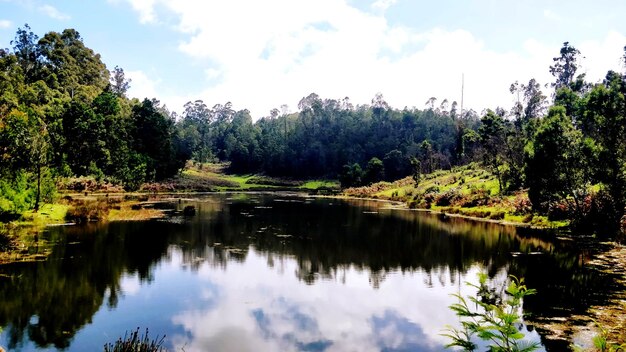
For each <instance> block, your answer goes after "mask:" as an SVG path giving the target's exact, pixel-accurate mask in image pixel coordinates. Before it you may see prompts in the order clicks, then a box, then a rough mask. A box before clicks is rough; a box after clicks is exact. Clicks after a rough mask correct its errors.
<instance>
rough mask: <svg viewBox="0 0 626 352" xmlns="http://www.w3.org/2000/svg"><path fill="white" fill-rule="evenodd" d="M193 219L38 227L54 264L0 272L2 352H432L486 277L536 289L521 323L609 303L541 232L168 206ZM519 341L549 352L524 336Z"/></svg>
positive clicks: (455, 222)
mask: <svg viewBox="0 0 626 352" xmlns="http://www.w3.org/2000/svg"><path fill="white" fill-rule="evenodd" d="M186 205H194V206H195V207H196V209H197V213H196V215H195V216H193V217H184V216H182V215H174V216H171V217H168V218H167V219H159V220H151V221H144V222H112V223H108V224H99V223H98V224H90V225H87V226H64V227H52V228H48V229H47V230H46V231H45V232H44V233H43V234H41V235H40V236H41V237H42V238H44V239H46V240H47V241H50V242H53V243H54V246H53V250H52V253H51V255H50V256H49V258H48V260H46V261H41V262H35V263H16V264H11V265H4V266H0V326H1V327H2V328H3V331H2V333H1V334H0V345H1V346H4V347H5V348H8V349H9V350H18V351H20V350H21V351H32V350H37V351H39V350H57V349H60V350H67V351H93V350H102V347H103V345H104V344H105V343H107V342H114V341H115V340H116V339H117V338H119V337H121V336H123V335H124V334H125V332H130V331H132V330H134V329H136V328H137V327H139V328H140V331H141V332H143V331H144V330H145V329H146V328H148V329H149V334H150V336H151V337H156V336H157V335H159V336H162V335H166V337H165V340H164V346H165V347H167V348H168V349H170V350H173V351H185V352H191V351H440V350H442V349H443V348H444V347H443V346H444V345H445V344H446V343H447V342H448V341H447V340H446V338H444V337H442V336H441V333H442V331H443V329H444V328H445V326H446V325H448V324H452V325H454V324H456V322H457V321H458V320H457V317H456V316H455V315H454V313H453V312H452V311H450V310H449V309H448V306H449V305H450V304H452V303H455V302H456V299H455V298H454V297H452V296H451V294H454V293H460V294H462V295H468V294H472V293H473V292H474V291H473V290H472V289H471V288H470V287H468V286H467V285H466V282H474V283H475V282H476V281H477V274H478V273H479V272H481V271H484V272H487V273H488V274H489V277H490V281H491V283H492V284H493V285H496V286H497V284H498V283H502V282H504V281H505V280H506V278H507V276H508V275H510V274H512V275H516V276H518V277H525V278H526V281H527V284H528V286H529V287H531V288H535V289H537V290H538V294H537V295H536V296H531V297H528V298H527V299H526V301H525V302H524V310H525V312H526V313H527V314H529V315H530V317H531V319H530V320H531V321H533V320H539V321H540V320H542V319H547V318H553V317H559V316H567V314H569V313H571V312H582V311H584V309H586V308H587V307H588V306H589V305H591V304H595V303H597V302H601V301H602V300H603V299H605V296H606V294H609V291H610V290H611V289H614V288H615V287H614V286H615V285H614V284H613V278H612V277H610V276H609V275H608V274H601V273H599V272H598V271H596V270H593V268H590V267H588V265H586V258H587V257H588V253H587V252H586V251H585V250H582V249H580V248H577V247H576V246H574V244H573V241H556V240H555V241H551V240H548V238H553V237H554V236H551V235H549V234H547V233H543V232H538V231H530V230H521V229H515V228H513V227H510V226H501V225H496V224H490V223H480V222H472V221H467V220H463V219H459V218H449V217H443V216H439V215H434V214H429V213H424V212H417V211H410V210H405V209H394V208H393V207H392V206H390V204H389V203H383V202H374V201H362V200H339V199H328V198H307V197H303V196H296V195H288V194H216V195H207V196H201V197H199V198H196V199H182V200H177V199H172V200H171V204H169V206H171V207H174V208H177V209H179V210H180V209H182V208H183V207H184V206H186ZM523 329H524V332H525V333H526V335H527V338H528V339H530V340H533V341H538V342H541V343H542V344H543V346H544V347H543V348H544V349H547V350H549V351H560V350H563V349H565V348H567V343H566V342H558V341H557V342H554V341H552V342H551V341H548V340H546V339H545V338H544V337H543V332H542V331H541V329H537V328H536V327H535V326H534V325H533V324H531V323H527V324H526V325H525V326H524V328H523Z"/></svg>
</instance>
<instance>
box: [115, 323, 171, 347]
mask: <svg viewBox="0 0 626 352" xmlns="http://www.w3.org/2000/svg"><path fill="white" fill-rule="evenodd" d="M164 340H165V335H163V337H161V338H159V336H158V335H157V337H155V338H153V339H152V338H150V337H149V336H148V329H146V332H145V334H141V335H140V334H139V328H137V330H135V331H132V332H131V333H130V335H127V333H126V334H124V337H123V338H121V337H120V338H119V339H118V340H117V341H116V342H115V343H114V344H112V343H108V344H105V345H104V352H160V351H165V348H164V347H162V345H163V341H164Z"/></svg>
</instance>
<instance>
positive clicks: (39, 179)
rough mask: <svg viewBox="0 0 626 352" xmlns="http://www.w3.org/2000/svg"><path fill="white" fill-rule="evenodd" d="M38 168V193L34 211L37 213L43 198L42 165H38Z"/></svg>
mask: <svg viewBox="0 0 626 352" xmlns="http://www.w3.org/2000/svg"><path fill="white" fill-rule="evenodd" d="M36 167H37V193H36V195H35V209H34V212H35V213H36V212H37V211H39V200H40V197H41V165H39V164H37V166H36Z"/></svg>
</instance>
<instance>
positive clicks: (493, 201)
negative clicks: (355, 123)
mask: <svg viewBox="0 0 626 352" xmlns="http://www.w3.org/2000/svg"><path fill="white" fill-rule="evenodd" d="M427 193H432V194H433V195H432V196H433V197H434V199H438V197H441V196H443V195H445V194H447V193H448V194H456V195H457V196H456V198H451V199H453V201H452V204H450V205H447V206H438V205H436V203H435V202H432V203H430V207H429V209H431V210H434V211H441V212H444V213H448V214H458V215H463V216H470V217H476V218H484V219H491V220H497V221H502V222H509V223H518V224H529V225H533V226H540V227H563V226H567V225H568V222H567V221H550V220H548V218H547V217H546V216H542V215H538V214H527V213H524V214H518V213H517V212H518V210H517V209H515V205H514V204H516V200H517V199H518V197H526V195H525V194H524V193H521V194H520V193H518V194H515V195H507V196H504V197H500V196H499V194H500V187H499V184H498V180H497V178H496V177H495V176H494V175H493V174H491V173H490V172H489V171H487V170H485V169H483V168H481V167H480V166H479V165H478V164H475V163H474V164H469V165H465V166H462V167H456V168H453V169H452V170H438V171H436V172H433V173H431V174H427V175H423V176H422V179H421V180H420V182H419V184H418V186H417V187H415V185H414V183H413V182H412V181H411V180H409V179H403V180H398V181H396V182H393V183H389V182H380V183H377V184H374V185H371V186H367V187H360V188H355V189H347V190H345V191H344V194H346V195H348V196H357V197H366V198H367V197H371V198H378V199H390V200H397V201H404V202H407V203H411V202H412V201H413V199H414V198H415V197H417V201H418V203H419V202H423V201H424V199H425V198H424V196H425V194H427ZM484 199H486V201H487V203H488V204H489V205H476V206H471V204H474V202H478V204H481V203H483V204H484V202H485V200H484ZM522 199H523V198H522ZM420 204H421V205H420ZM420 204H418V207H422V206H423V205H424V204H423V203H420ZM444 204H445V203H444Z"/></svg>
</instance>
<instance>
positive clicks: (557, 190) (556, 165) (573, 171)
mask: <svg viewBox="0 0 626 352" xmlns="http://www.w3.org/2000/svg"><path fill="white" fill-rule="evenodd" d="M526 152H527V167H526V181H527V183H528V186H529V190H528V196H529V198H530V200H531V202H532V203H533V207H534V208H535V209H536V210H543V211H545V210H547V209H548V207H549V205H550V204H553V203H555V202H557V201H559V200H566V201H568V202H570V201H571V203H572V205H573V207H574V208H575V209H576V211H577V212H578V213H580V210H581V209H582V200H583V199H584V197H585V195H586V189H587V187H588V185H589V183H590V176H591V175H590V167H589V164H590V163H592V162H593V157H594V153H595V152H594V146H593V141H590V140H588V139H583V136H582V134H581V133H580V131H578V130H576V129H575V128H574V126H573V125H572V123H571V120H570V118H569V117H567V116H566V115H565V108H563V107H558V106H557V107H552V108H551V109H550V112H549V113H548V116H547V117H546V118H545V119H544V120H543V121H542V123H541V124H540V126H539V128H538V130H537V132H536V133H535V136H534V139H533V143H532V144H530V145H529V146H528V149H527V151H526Z"/></svg>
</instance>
